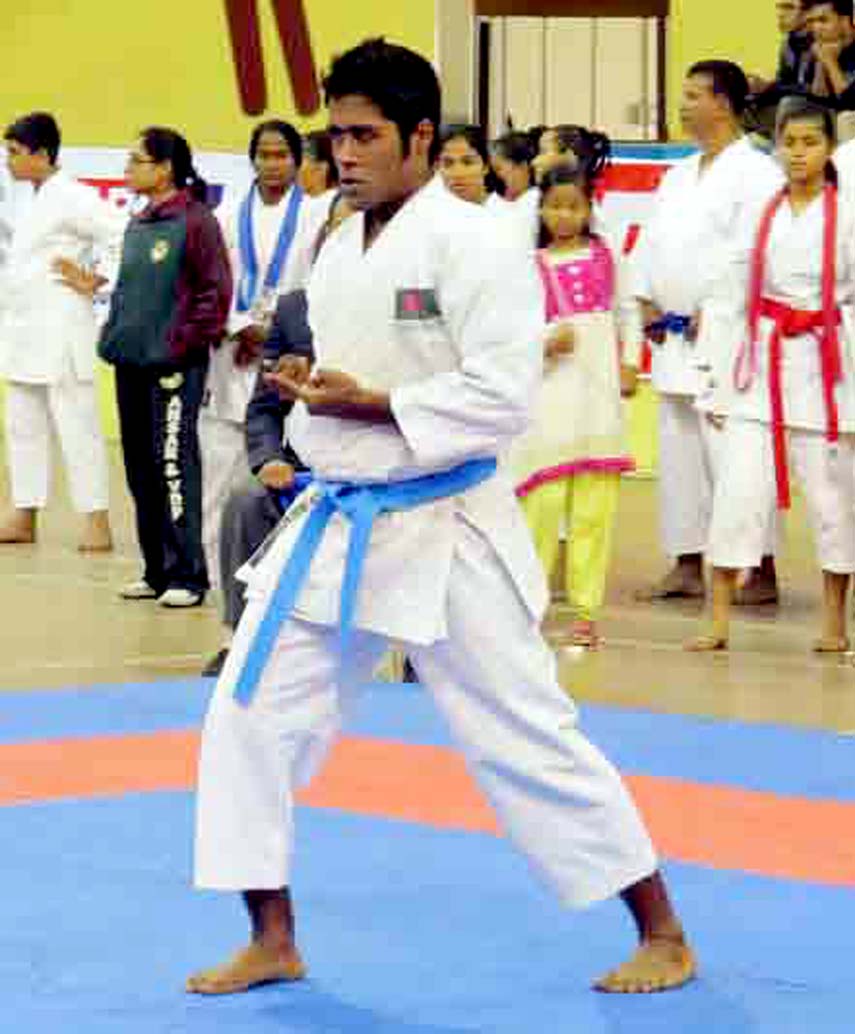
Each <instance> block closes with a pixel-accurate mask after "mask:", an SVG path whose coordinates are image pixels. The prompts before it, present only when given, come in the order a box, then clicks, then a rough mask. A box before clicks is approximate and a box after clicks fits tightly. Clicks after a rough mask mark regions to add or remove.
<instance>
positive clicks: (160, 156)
mask: <svg viewBox="0 0 855 1034" xmlns="http://www.w3.org/2000/svg"><path fill="white" fill-rule="evenodd" d="M140 140H141V141H142V144H143V147H144V148H145V150H146V153H147V154H148V155H149V157H150V158H153V159H154V160H155V161H156V162H169V163H170V164H171V165H172V182H173V183H174V184H175V186H176V187H178V189H179V190H186V191H187V192H188V193H189V194H190V196H191V197H193V198H195V199H196V200H197V201H203V202H207V200H208V184H207V183H206V182H205V181H204V180H203V179H202V177H201V176H200V175H199V173H198V172H196V169H195V168H194V166H193V153H192V152H191V150H190V145H189V144H188V143H187V141H186V140H185V139H184V137H183V136H182V135H181V134H180V133H177V132H176V131H175V130H174V129H167V128H166V127H165V126H149V127H148V128H147V129H144V130H143V131H142V132H141V133H140Z"/></svg>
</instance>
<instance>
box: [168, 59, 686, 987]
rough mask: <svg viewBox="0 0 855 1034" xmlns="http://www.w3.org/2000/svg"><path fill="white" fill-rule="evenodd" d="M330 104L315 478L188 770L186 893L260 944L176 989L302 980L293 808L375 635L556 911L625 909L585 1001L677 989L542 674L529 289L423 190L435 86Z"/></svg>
mask: <svg viewBox="0 0 855 1034" xmlns="http://www.w3.org/2000/svg"><path fill="white" fill-rule="evenodd" d="M325 90H326V96H327V103H328V105H329V118H330V133H331V136H332V139H333V146H334V152H335V157H336V162H337V164H338V167H339V171H340V176H341V189H342V192H343V193H344V195H345V197H346V198H347V199H348V201H349V202H350V203H351V205H352V206H353V207H355V208H356V210H357V214H356V215H354V216H352V217H351V218H350V219H348V220H347V221H346V222H345V223H344V224H343V225H342V226H341V227H340V228H339V229H338V231H337V232H336V233H335V235H334V236H333V237H332V238H331V239H330V240H328V241H327V242H326V244H325V245H324V247H323V249H322V250H321V252H320V254H319V256H318V259H317V262H316V264H315V266H314V268H313V271H312V276H311V278H310V281H309V288H308V296H309V323H310V325H311V328H312V332H313V339H314V347H315V353H316V356H317V360H318V366H317V368H316V369H315V371H314V373H311V372H310V368H309V364H308V362H307V361H306V360H302V359H299V358H292V359H290V360H285V361H283V363H282V365H281V367H280V370H279V372H278V373H276V374H272V375H270V376H271V381H272V383H275V384H277V385H278V387H279V389H280V391H281V392H282V393H283V395H284V396H285V397H287V398H291V399H294V400H295V406H294V410H293V412H292V414H291V417H290V421H289V436H290V440H291V442H292V443H293V445H294V447H295V449H296V451H297V453H298V454H299V455H300V456H301V457H302V458H303V460H304V461H305V462H306V463H307V464H308V465H309V467H310V468H311V470H312V472H313V474H314V475H315V477H316V479H317V480H316V481H315V484H314V486H313V487H312V488H310V489H309V490H308V491H307V492H306V493H304V494H303V495H302V496H301V497H299V498H298V499H297V501H296V502H295V504H294V505H293V506H292V507H291V509H290V510H289V511H288V512H287V513H286V514H285V516H284V517H283V520H282V522H281V523H280V525H279V527H278V529H277V534H276V535H275V536H274V537H273V538H272V540H268V543H267V547H266V550H265V552H264V556H263V557H262V558H261V560H260V562H259V563H258V564H257V565H255V567H254V568H253V570H252V572H251V573H250V575H249V581H248V587H247V593H248V600H249V602H248V605H247V609H246V611H245V612H244V615H243V618H242V619H241V623H240V626H239V628H238V631H237V635H236V636H235V641H234V644H233V646H232V650H231V652H230V653H229V657H228V660H227V661H226V665H225V668H224V669H223V674H222V676H221V678H220V681H219V683H218V684H217V688H216V690H215V692H214V695H213V698H212V701H211V705H210V709H209V712H208V715H207V718H206V721H205V727H204V732H203V738H202V748H201V756H200V763H199V784H198V785H199V791H198V803H197V837H196V858H195V881H196V884H197V886H199V887H206V888H210V889H218V890H224V891H239V892H242V894H243V897H244V902H245V904H246V907H247V910H248V912H249V917H250V922H251V927H252V935H251V941H250V943H249V945H248V946H246V947H245V948H243V949H241V951H239V952H238V954H237V955H236V956H235V957H234V958H232V959H231V960H229V961H228V962H226V963H224V964H223V965H220V966H217V967H215V968H214V969H211V970H207V971H205V972H202V973H199V974H197V975H195V976H193V977H191V978H190V980H189V982H188V990H190V991H194V992H198V993H201V994H228V993H232V992H238V991H245V990H246V989H248V988H249V987H252V986H254V985H256V984H259V983H265V982H269V981H273V980H298V979H300V978H301V977H302V976H303V975H304V974H305V967H304V964H303V961H302V959H301V956H300V953H299V950H298V947H297V944H296V941H295V937H294V916H293V909H292V901H291V896H290V892H289V889H288V884H289V880H290V865H291V858H292V853H293V852H292V848H293V843H292V841H293V829H292V822H293V808H294V800H293V793H294V790H295V788H296V787H297V786H298V785H299V784H300V783H301V782H303V781H304V780H306V779H307V778H309V777H310V776H311V775H312V774H313V773H314V771H316V769H317V767H318V766H319V764H320V763H321V762H322V761H323V759H324V758H325V756H326V754H327V751H328V750H329V748H330V746H331V744H332V742H333V740H334V739H335V737H336V735H337V733H338V732H339V730H340V728H341V725H342V715H343V712H344V710H345V709H346V708H347V706H348V704H349V702H350V700H351V698H352V696H353V694H354V692H355V690H356V689H357V688H358V687H359V685H360V684H362V683H364V682H365V681H367V680H368V678H369V677H370V673H371V670H372V668H373V666H374V665H375V664H376V662H377V661H378V660H379V659H380V657H381V656H382V653H383V651H384V649H385V646H386V643H387V641H388V640H389V639H393V640H398V641H401V642H403V643H404V644H405V648H406V651H407V654H408V656H409V657H410V659H411V661H412V663H413V666H414V668H415V670H416V671H417V673H418V675H419V677H420V679H421V681H422V682H423V684H424V685H425V686H426V688H427V689H428V690H429V691H430V692H431V694H432V695H433V696H434V698H435V700H436V702H437V704H438V705H439V706H440V707H441V708H442V710H443V711H444V712H445V715H446V717H447V719H448V721H449V725H450V727H451V728H452V730H453V732H454V734H455V736H456V737H457V738H458V739H459V740H460V741H461V744H462V747H463V750H464V752H465V754H466V757H467V759H468V761H469V764H470V768H471V770H472V772H473V774H474V775H475V777H476V778H477V779H478V781H479V783H480V784H481V786H482V788H483V789H484V791H485V792H486V793H487V795H488V797H489V798H490V800H491V801H492V803H493V806H494V807H495V809H496V812H497V814H498V815H499V818H500V820H501V821H502V822H503V824H504V826H505V827H506V829H507V830H508V833H509V834H510V836H511V837H512V839H513V840H514V842H515V843H516V845H517V846H518V847H519V848H520V849H521V850H522V851H524V852H525V853H526V855H527V856H528V857H529V859H530V860H531V862H532V864H533V865H534V867H535V869H536V870H537V871H539V872H540V873H541V874H542V876H543V877H544V879H545V880H546V881H547V882H548V883H549V884H550V885H551V886H552V887H553V889H554V890H555V891H556V892H557V894H558V895H559V897H560V898H561V900H562V901H564V902H565V903H566V904H568V905H576V906H580V905H584V904H588V903H592V902H595V901H600V900H602V899H604V898H607V897H610V896H612V895H615V894H620V895H621V896H622V898H623V900H624V901H625V903H626V904H627V906H628V908H629V909H630V911H631V913H632V915H633V917H634V919H635V922H636V925H637V927H638V931H639V935H640V944H639V947H638V950H637V952H636V953H635V955H633V957H632V958H631V960H630V961H629V962H627V963H626V964H624V965H623V966H620V967H619V968H618V969H617V970H615V971H614V972H613V973H610V974H609V975H607V976H606V977H604V978H602V980H601V981H600V982H599V983H598V987H600V988H601V989H602V990H606V991H616V992H650V991H660V990H664V989H665V988H669V987H675V986H678V985H680V984H683V983H685V982H686V981H687V980H689V979H691V977H692V976H693V974H694V969H695V964H694V958H693V955H692V952H691V950H690V948H689V947H688V945H687V943H686V941H685V939H684V935H683V931H682V928H681V926H680V923H679V921H678V919H677V917H676V915H675V914H674V911H673V910H672V907H671V905H670V903H669V900H668V895H667V892H666V889H665V884H664V881H663V879H662V876H661V874H660V873H659V871H658V868H657V862H656V858H655V853H654V850H653V846H652V844H651V842H650V839H649V837H648V835H647V832H646V830H645V828H644V825H643V823H642V821H641V818H640V816H639V814H638V811H637V809H636V807H635V805H634V804H633V802H632V800H631V798H630V796H629V794H628V792H627V790H626V788H625V787H624V785H623V783H622V782H621V780H620V777H619V776H618V774H617V772H616V771H615V770H614V769H613V768H612V766H611V765H610V764H609V763H608V761H607V760H606V759H605V758H604V757H603V755H602V754H601V753H600V752H599V751H598V750H597V749H596V748H595V747H594V746H593V745H592V744H591V743H590V742H589V741H588V740H587V739H586V738H585V737H584V736H583V735H582V733H581V732H580V731H579V729H578V728H577V714H576V710H575V708H574V706H573V704H572V703H571V702H570V701H569V699H568V697H567V696H566V694H565V693H564V691H563V690H562V688H561V686H560V685H559V683H558V681H557V678H556V666H555V658H554V655H553V654H552V651H551V650H550V649H549V647H548V645H547V644H546V642H545V640H544V638H543V636H542V634H541V632H540V622H541V619H542V617H543V612H544V608H545V605H546V601H547V591H546V583H545V579H544V575H543V572H542V570H541V568H540V565H539V563H538V560H537V556H536V554H535V552H534V547H533V545H532V541H531V537H530V535H529V533H528V529H527V528H526V526H525V522H524V520H523V517H522V513H521V511H520V509H519V507H518V506H517V505H516V503H515V500H514V494H513V483H512V481H511V479H510V476H509V474H508V473H507V472H506V471H504V470H502V469H501V468H500V466H499V464H498V463H497V457H498V456H500V455H501V454H502V453H503V452H504V450H505V449H506V447H507V445H508V444H509V442H510V441H511V439H512V438H513V437H514V436H515V435H517V434H519V433H520V432H521V431H523V430H524V429H525V427H526V425H527V423H528V420H529V418H530V410H531V407H532V403H533V399H534V397H535V393H536V391H537V388H538V385H539V383H540V378H541V374H542V369H541V362H542V360H541V349H540V346H539V344H538V342H539V340H540V334H541V332H542V326H543V297H542V289H541V286H540V283H539V278H538V277H537V273H536V270H535V269H534V265H533V263H532V262H531V260H530V256H527V255H526V254H524V253H523V252H521V251H520V250H519V249H515V248H513V246H512V244H511V243H510V242H509V241H506V240H505V239H504V238H501V239H499V238H497V237H496V234H495V232H493V228H492V219H491V216H490V215H489V214H488V213H485V212H484V211H483V210H482V209H481V208H480V207H479V206H478V205H471V204H468V203H467V202H465V201H461V200H459V199H458V198H455V197H454V196H453V195H451V194H450V193H449V192H448V191H447V190H445V188H444V187H443V186H442V184H441V183H440V182H438V181H436V180H434V181H433V182H431V179H432V169H433V165H434V162H435V160H436V152H437V144H438V137H437V132H438V126H439V118H440V89H439V82H438V80H437V77H436V73H435V72H434V70H433V68H432V67H431V65H430V63H429V62H428V61H427V60H425V59H424V58H423V57H421V56H420V55H418V54H416V53H414V52H413V51H411V50H407V49H406V48H404V47H399V46H394V45H392V44H388V43H386V42H385V41H383V40H369V41H367V42H365V43H363V44H361V45H360V46H358V47H356V48H354V49H353V50H351V51H348V52H347V53H345V54H343V55H341V56H340V57H338V58H337V59H336V60H335V61H334V62H333V65H332V68H331V70H330V73H329V75H328V76H327V78H326V80H325ZM337 626H340V627H337ZM381 906H382V903H378V907H381Z"/></svg>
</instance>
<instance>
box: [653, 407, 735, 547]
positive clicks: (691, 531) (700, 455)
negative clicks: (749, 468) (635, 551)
mask: <svg viewBox="0 0 855 1034" xmlns="http://www.w3.org/2000/svg"><path fill="white" fill-rule="evenodd" d="M721 440H722V432H721V430H719V429H717V428H715V427H713V426H712V425H711V424H710V422H709V421H708V420H707V419H706V416H705V415H704V414H703V413H701V412H699V411H698V410H697V409H696V408H695V404H694V399H693V398H692V397H691V396H688V395H660V396H659V513H660V527H661V534H662V548H663V550H664V552H665V554H666V555H667V556H671V557H678V556H683V555H684V554H686V553H703V551H704V549H705V548H706V544H707V539H708V537H709V527H710V517H711V516H712V500H713V491H714V486H715V478H716V471H717V468H718V459H719V454H720V451H721Z"/></svg>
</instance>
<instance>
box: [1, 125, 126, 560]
mask: <svg viewBox="0 0 855 1034" xmlns="http://www.w3.org/2000/svg"><path fill="white" fill-rule="evenodd" d="M4 136H5V141H6V157H7V163H8V167H9V172H10V173H11V175H12V178H13V179H14V180H17V181H19V182H25V183H28V184H31V185H32V187H33V196H32V198H31V199H30V200H29V202H28V203H27V204H26V205H21V206H20V208H19V207H18V206H16V209H15V213H14V219H13V225H12V238H11V242H10V244H9V247H8V251H7V254H6V261H5V263H4V264H3V266H2V269H0V285H2V289H0V375H2V376H3V377H5V378H6V382H7V383H6V452H7V457H8V463H9V473H10V481H11V488H12V503H13V507H14V509H13V511H12V513H11V514H10V515H9V516H8V517H7V518H6V520H5V521H3V522H2V523H0V542H2V543H29V542H33V541H35V538H36V520H37V515H38V513H39V511H40V510H41V509H43V508H44V506H45V504H46V503H47V499H48V490H49V486H50V432H51V427H52V426H53V428H54V429H55V431H56V433H57V437H58V438H59V443H60V446H61V449H62V453H63V457H64V459H65V468H66V474H67V477H68V484H69V488H70V491H71V498H72V502H73V504H74V507H75V509H76V510H77V511H78V512H79V513H81V514H82V515H83V518H84V523H83V530H82V534H81V538H80V540H79V549H81V550H82V551H88V552H98V551H104V550H109V549H110V548H112V542H111V536H110V522H109V517H108V494H107V480H108V478H107V454H106V449H105V446H104V438H103V434H102V431H101V424H100V418H99V413H98V400H97V394H96V388H95V343H96V339H97V325H96V319H95V313H94V308H93V298H94V295H95V292H96V291H97V290H98V288H99V287H100V286H102V285H103V284H104V283H105V282H106V280H107V279H108V276H106V275H102V273H108V272H109V270H110V269H111V268H112V267H114V266H115V263H116V261H117V258H118V253H119V249H120V247H121V238H122V232H123V229H124V220H123V218H122V216H121V214H120V213H119V212H118V210H116V209H115V208H113V207H112V206H111V205H109V204H108V203H107V202H106V201H104V200H102V199H101V198H100V197H99V196H98V194H97V193H96V191H94V190H93V189H92V188H90V187H87V186H84V185H83V184H82V183H78V182H77V181H75V180H74V179H72V178H71V177H70V176H67V175H66V174H65V173H64V172H63V171H62V169H61V168H60V167H59V165H58V154H59V146H60V133H59V128H58V126H57V124H56V122H55V120H54V119H53V117H52V116H51V115H49V114H47V113H45V112H35V113H33V114H30V115H26V116H24V117H23V118H20V119H18V120H17V121H16V122H14V123H12V125H10V126H9V127H8V128H7V129H6V132H5V134H4ZM99 269H100V270H101V272H99V271H98V270H99Z"/></svg>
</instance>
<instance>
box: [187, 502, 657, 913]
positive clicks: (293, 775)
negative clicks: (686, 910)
mask: <svg viewBox="0 0 855 1034" xmlns="http://www.w3.org/2000/svg"><path fill="white" fill-rule="evenodd" d="M457 535H458V538H457V543H456V547H455V555H454V559H453V561H452V569H451V572H450V576H449V584H448V595H447V614H446V617H447V626H448V628H447V631H448V635H447V637H446V638H444V639H442V640H440V641H438V642H436V643H434V644H432V645H430V646H424V645H417V644H412V643H410V644H407V647H406V649H407V653H408V655H409V657H410V659H411V660H412V662H413V665H414V667H415V669H416V671H417V672H418V674H419V678H420V680H421V681H422V683H423V685H424V686H425V687H426V689H427V690H428V691H429V692H430V693H431V694H432V696H433V697H434V700H435V701H436V703H437V705H438V706H439V708H440V710H441V711H442V712H443V714H444V716H445V718H446V719H447V721H448V724H449V726H450V728H451V731H452V733H453V734H454V736H455V738H456V740H457V741H458V743H459V744H460V746H461V747H462V749H463V752H464V755H465V758H466V760H467V762H468V765H469V769H470V771H471V772H472V774H473V775H474V777H475V778H476V780H477V781H478V783H479V784H480V786H481V789H482V790H483V791H484V792H485V793H486V795H487V797H488V798H489V800H490V801H491V802H492V805H493V807H494V808H495V810H496V813H497V815H498V817H499V820H500V822H501V823H502V825H503V826H504V828H505V830H506V831H507V833H508V834H509V836H510V837H511V839H512V840H513V842H514V843H515V844H516V846H517V847H518V848H520V849H521V850H522V851H523V852H524V853H525V854H526V855H527V856H528V858H529V860H530V861H531V862H532V864H533V866H534V868H535V870H536V871H538V872H539V873H540V874H541V875H542V876H543V878H544V879H545V881H546V882H547V883H548V884H549V885H551V886H552V887H553V888H554V890H555V891H556V892H557V894H558V895H559V897H560V898H561V900H562V901H564V902H565V903H566V904H569V905H575V906H581V905H585V904H588V903H591V902H594V901H598V900H601V899H603V898H606V897H611V896H612V895H614V894H616V893H618V892H619V891H621V890H623V889H624V888H626V887H627V886H630V885H632V884H634V883H637V882H638V881H639V880H641V879H643V878H645V877H647V876H650V875H651V874H652V873H653V872H654V871H655V869H656V864H657V863H656V858H655V854H654V850H653V846H652V844H651V842H650V838H649V836H648V834H647V832H646V830H645V828H644V825H643V823H642V821H641V818H640V816H639V814H638V811H637V809H636V807H635V805H634V803H633V801H632V799H631V798H630V796H629V794H628V792H627V790H626V788H625V787H624V785H623V783H622V781H621V779H620V776H619V775H618V773H617V772H616V771H615V769H614V768H613V767H612V766H611V764H610V763H609V762H608V761H607V760H606V759H605V758H604V757H603V755H602V754H601V753H600V752H599V751H598V750H597V749H596V748H595V747H594V746H593V745H592V744H591V743H589V742H588V740H587V739H585V737H584V736H583V735H582V733H581V732H580V731H579V730H578V729H577V727H576V722H577V714H576V709H575V707H574V706H573V704H572V703H571V702H570V700H569V699H568V697H567V696H566V695H565V693H564V691H563V690H562V689H561V687H560V685H559V684H558V681H557V679H556V666H555V658H554V656H553V654H552V652H551V651H550V649H549V647H548V646H547V644H546V642H545V641H544V639H543V637H542V636H541V635H540V633H539V630H538V627H537V623H536V622H535V621H534V620H533V619H532V616H531V614H530V612H529V611H528V610H527V609H526V608H525V606H524V604H523V601H522V599H521V597H520V596H519V594H518V592H517V590H516V588H515V587H514V585H513V584H512V583H511V581H510V579H509V576H508V575H507V573H506V571H505V568H504V567H503V565H502V564H501V562H500V561H499V559H498V558H497V556H496V554H495V552H494V551H493V548H492V546H491V545H490V544H489V543H488V542H487V541H486V540H485V539H484V538H483V537H482V536H481V535H480V534H479V533H477V532H476V531H474V530H473V529H472V528H471V527H469V526H468V525H466V524H465V523H463V522H462V521H461V524H460V526H459V527H458V529H457ZM414 604H415V601H414ZM259 606H260V604H259V603H258V602H257V601H250V603H249V604H248V606H247V610H246V612H245V614H244V618H243V620H242V621H241V624H240V626H239V628H238V632H237V636H236V640H235V643H234V645H233V647H232V651H231V653H230V654H229V659H228V661H227V662H226V667H225V669H224V671H223V675H222V676H221V678H220V682H219V683H218V685H217V688H216V690H215V692H214V696H213V698H212V701H211V705H210V708H209V711H208V715H207V718H206V720H205V726H204V730H203V736H202V747H201V756H200V762H199V782H198V798H197V825H196V855H195V882H196V885H197V886H199V887H206V888H211V889H218V890H229V891H238V890H243V889H274V888H277V887H282V886H285V885H287V884H288V883H289V881H290V878H291V864H292V852H293V809H294V798H293V793H294V789H295V788H296V787H297V786H299V785H300V784H302V783H304V782H305V781H306V780H307V779H308V778H310V777H311V775H312V774H313V773H314V772H315V771H316V770H317V768H318V767H319V765H320V764H321V762H322V761H323V759H324V757H325V756H326V754H327V752H328V750H329V748H330V746H331V744H332V742H333V740H334V738H335V736H336V735H337V734H338V732H339V731H340V729H341V727H342V722H343V717H344V715H345V714H346V713H347V711H348V710H349V707H350V704H351V702H352V700H353V696H354V694H355V692H356V689H357V688H358V686H359V684H360V683H364V682H365V681H367V680H368V678H369V677H370V673H371V670H372V669H373V667H374V666H375V665H376V663H377V661H378V660H379V659H380V656H381V654H382V652H383V650H384V648H385V644H386V640H385V638H384V637H382V636H378V635H374V634H371V633H367V632H356V633H355V635H354V643H353V647H352V649H351V650H349V652H348V656H347V659H346V662H347V667H346V669H342V668H341V667H340V661H339V656H340V655H339V652H338V648H337V646H338V631H337V629H335V628H328V627H324V626H320V625H315V624H310V623H308V622H306V621H302V620H298V619H295V618H291V619H289V620H288V621H287V622H286V624H285V626H284V628H283V630H282V632H281V634H280V637H279V640H278V643H277V645H276V647H275V648H274V652H273V654H272V655H271V658H270V660H269V661H268V663H267V665H266V667H265V670H264V672H263V674H262V677H261V680H260V683H259V685H258V688H257V691H256V694H255V696H254V698H253V700H252V701H251V703H250V704H249V705H248V706H247V707H243V706H241V705H240V704H238V703H237V702H236V701H235V700H234V699H233V697H232V695H231V692H230V689H229V682H230V679H231V678H232V677H233V675H234V672H235V669H236V667H237V666H238V665H239V663H240V662H239V661H238V660H236V658H238V657H239V655H240V654H241V653H242V652H243V651H242V646H243V642H242V641H241V640H242V637H244V636H246V635H248V634H251V633H252V631H253V629H254V625H255V622H256V620H257V613H254V610H255V609H256V608H258V607H259ZM378 803H382V802H378ZM352 849H353V850H358V849H359V847H358V844H354V845H353V848H352Z"/></svg>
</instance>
